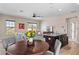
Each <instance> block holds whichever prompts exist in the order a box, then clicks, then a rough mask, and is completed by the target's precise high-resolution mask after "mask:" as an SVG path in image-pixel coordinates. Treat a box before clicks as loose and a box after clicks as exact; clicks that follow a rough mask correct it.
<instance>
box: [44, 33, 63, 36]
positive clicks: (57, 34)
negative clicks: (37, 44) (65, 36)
mask: <svg viewBox="0 0 79 59" xmlns="http://www.w3.org/2000/svg"><path fill="white" fill-rule="evenodd" d="M43 35H47V36H59V35H62V34H60V33H53V34H43Z"/></svg>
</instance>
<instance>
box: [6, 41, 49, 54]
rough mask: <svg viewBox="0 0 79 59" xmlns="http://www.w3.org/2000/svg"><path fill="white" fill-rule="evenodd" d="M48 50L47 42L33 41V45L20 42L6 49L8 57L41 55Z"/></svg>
mask: <svg viewBox="0 0 79 59" xmlns="http://www.w3.org/2000/svg"><path fill="white" fill-rule="evenodd" d="M48 49H49V45H48V43H47V42H45V41H42V40H34V41H33V44H29V43H28V41H25V40H21V41H18V42H16V43H15V44H13V45H11V46H9V47H8V49H7V54H8V55H43V54H44V53H45V52H46V51H47V50H48Z"/></svg>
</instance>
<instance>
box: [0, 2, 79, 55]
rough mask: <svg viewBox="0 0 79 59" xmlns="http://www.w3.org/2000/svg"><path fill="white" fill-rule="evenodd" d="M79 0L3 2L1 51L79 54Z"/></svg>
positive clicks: (0, 27)
mask: <svg viewBox="0 0 79 59" xmlns="http://www.w3.org/2000/svg"><path fill="white" fill-rule="evenodd" d="M78 35H79V4H78V3H0V55H79V36H78Z"/></svg>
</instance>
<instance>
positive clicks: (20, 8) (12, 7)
mask: <svg viewBox="0 0 79 59" xmlns="http://www.w3.org/2000/svg"><path fill="white" fill-rule="evenodd" d="M58 9H60V11H58ZM61 9H62V10H61ZM74 12H79V5H78V4H76V3H0V13H3V14H8V15H14V16H22V17H25V18H27V17H29V18H30V17H32V15H33V13H35V14H36V15H37V16H41V17H42V18H43V17H44V18H45V17H57V16H62V15H64V14H68V13H74Z"/></svg>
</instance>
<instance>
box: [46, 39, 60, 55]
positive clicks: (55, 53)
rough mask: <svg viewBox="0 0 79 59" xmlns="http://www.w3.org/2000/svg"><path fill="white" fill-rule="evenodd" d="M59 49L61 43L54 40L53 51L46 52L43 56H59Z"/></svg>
mask: <svg viewBox="0 0 79 59" xmlns="http://www.w3.org/2000/svg"><path fill="white" fill-rule="evenodd" d="M60 48H61V42H60V40H58V39H56V42H55V46H54V50H55V51H54V52H52V51H46V52H45V55H59V52H60Z"/></svg>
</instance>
